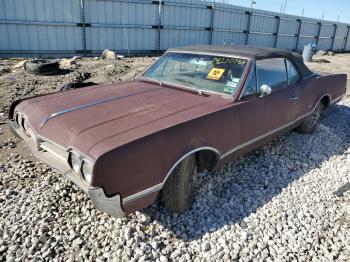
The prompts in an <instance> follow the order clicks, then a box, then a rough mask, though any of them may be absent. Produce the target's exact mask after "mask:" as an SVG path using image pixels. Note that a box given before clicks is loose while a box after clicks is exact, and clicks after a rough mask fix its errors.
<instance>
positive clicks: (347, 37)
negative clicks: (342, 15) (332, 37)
mask: <svg viewBox="0 0 350 262" xmlns="http://www.w3.org/2000/svg"><path fill="white" fill-rule="evenodd" d="M347 28H348V32H347V33H346V37H345V42H344V47H343V51H345V49H346V44H347V43H348V39H349V31H350V25H348V26H347Z"/></svg>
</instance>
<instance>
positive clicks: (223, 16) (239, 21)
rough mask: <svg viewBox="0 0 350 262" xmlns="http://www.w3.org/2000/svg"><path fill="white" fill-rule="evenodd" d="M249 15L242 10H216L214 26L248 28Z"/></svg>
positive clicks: (234, 28) (236, 28)
mask: <svg viewBox="0 0 350 262" xmlns="http://www.w3.org/2000/svg"><path fill="white" fill-rule="evenodd" d="M247 23H248V15H247V14H245V13H242V12H232V11H230V10H223V9H219V10H215V16H214V28H220V29H231V30H246V29H247Z"/></svg>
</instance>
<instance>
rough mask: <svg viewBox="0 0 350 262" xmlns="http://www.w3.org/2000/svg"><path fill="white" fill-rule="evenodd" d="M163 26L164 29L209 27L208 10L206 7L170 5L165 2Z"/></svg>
mask: <svg viewBox="0 0 350 262" xmlns="http://www.w3.org/2000/svg"><path fill="white" fill-rule="evenodd" d="M163 25H164V26H165V27H169V26H175V27H179V26H182V27H190V28H198V27H202V28H206V27H210V25H211V21H210V9H208V8H207V7H206V6H196V7H192V6H179V5H170V4H167V3H166V2H165V3H164V23H163Z"/></svg>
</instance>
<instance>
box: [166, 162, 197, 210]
mask: <svg viewBox="0 0 350 262" xmlns="http://www.w3.org/2000/svg"><path fill="white" fill-rule="evenodd" d="M196 176H197V167H196V158H195V155H193V156H189V157H188V158H186V159H185V160H183V161H182V162H181V163H180V164H179V165H178V166H177V167H176V168H175V170H174V171H173V173H172V174H171V175H170V177H169V178H168V179H167V181H166V183H165V185H164V188H163V190H162V200H163V202H164V204H165V206H166V207H167V208H168V209H169V210H170V211H172V212H176V213H184V212H185V211H186V210H187V209H188V208H190V207H191V205H192V203H193V200H194V196H195V189H196Z"/></svg>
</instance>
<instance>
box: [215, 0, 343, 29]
mask: <svg viewBox="0 0 350 262" xmlns="http://www.w3.org/2000/svg"><path fill="white" fill-rule="evenodd" d="M255 1H256V4H255V5H254V7H253V8H257V9H264V10H268V11H274V12H280V9H281V4H283V5H284V3H285V0H255ZM218 2H226V3H230V4H233V5H240V6H246V7H250V3H251V0H222V1H220V0H219V1H218ZM303 8H304V16H307V17H312V18H317V19H321V18H322V13H323V12H324V20H331V21H335V22H336V21H337V19H338V15H339V21H340V22H343V23H350V0H287V5H286V10H285V13H286V14H292V15H300V16H301V14H302V10H303Z"/></svg>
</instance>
